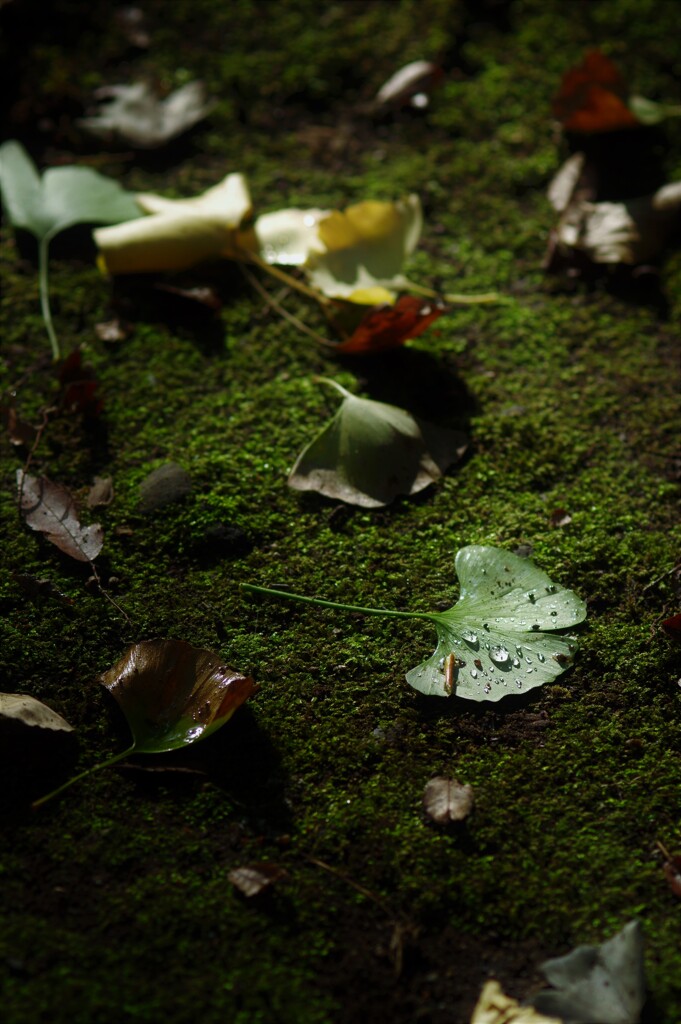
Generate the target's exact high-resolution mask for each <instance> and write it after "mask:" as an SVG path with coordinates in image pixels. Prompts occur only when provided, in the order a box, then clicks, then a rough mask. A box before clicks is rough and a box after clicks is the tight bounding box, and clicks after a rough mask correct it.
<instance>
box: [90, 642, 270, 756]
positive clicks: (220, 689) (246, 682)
mask: <svg viewBox="0 0 681 1024" xmlns="http://www.w3.org/2000/svg"><path fill="white" fill-rule="evenodd" d="M99 681H100V683H101V684H102V686H105V687H106V688H107V690H109V692H110V693H111V695H112V696H113V697H114V698H115V700H116V701H117V702H118V704H119V706H120V708H121V710H122V711H123V714H124V715H125V717H126V720H127V722H128V725H129V726H130V731H131V733H132V735H133V738H134V741H135V743H134V747H135V751H136V753H141V754H159V753H163V752H164V751H167V750H178V749H180V748H181V747H186V746H188V745H189V744H190V743H195V742H196V741H197V740H199V739H203V738H205V737H206V736H209V735H210V734H211V733H213V732H215V730H216V729H219V728H220V726H221V725H223V724H224V723H225V722H227V721H228V719H229V718H231V716H232V715H233V714H234V712H235V711H236V710H237V708H239V707H240V706H241V705H242V704H243V703H244V701H246V700H248V698H249V697H251V696H253V694H254V693H257V691H258V687H257V686H256V684H255V683H254V682H253V680H252V679H251V677H250V676H245V675H243V673H241V672H239V671H238V670H237V669H233V668H230V667H229V666H228V665H225V664H224V663H223V662H222V659H221V657H220V655H219V654H215V653H214V652H213V651H209V650H205V649H203V648H201V647H193V646H192V644H188V643H186V641H184V640H171V639H158V640H144V641H142V642H141V643H138V644H133V646H132V647H130V648H129V649H128V650H127V651H126V652H125V654H124V655H123V657H122V658H120V659H119V660H118V661H117V662H116V664H115V665H113V666H112V667H111V668H110V669H108V670H107V671H106V672H105V673H104V674H103V675H102V676H101V677H100V680H99Z"/></svg>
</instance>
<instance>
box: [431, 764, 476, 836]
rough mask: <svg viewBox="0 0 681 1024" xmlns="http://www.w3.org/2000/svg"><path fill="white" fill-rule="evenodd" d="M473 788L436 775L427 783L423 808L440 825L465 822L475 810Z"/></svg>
mask: <svg viewBox="0 0 681 1024" xmlns="http://www.w3.org/2000/svg"><path fill="white" fill-rule="evenodd" d="M473 802H474V798H473V787H472V786H466V785H462V783H460V782H457V780H456V779H449V778H447V777H445V776H443V775H436V776H435V778H433V779H431V780H430V782H428V783H427V785H426V788H425V790H424V793H423V808H424V810H425V812H426V814H427V815H428V817H429V818H432V820H433V821H436V822H437V823H438V825H446V824H447V823H448V822H450V821H463V820H464V819H465V818H467V817H468V815H469V814H470V813H471V811H472V810H473Z"/></svg>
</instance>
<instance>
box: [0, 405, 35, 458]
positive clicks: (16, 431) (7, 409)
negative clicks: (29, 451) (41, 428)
mask: <svg viewBox="0 0 681 1024" xmlns="http://www.w3.org/2000/svg"><path fill="white" fill-rule="evenodd" d="M0 419H2V425H3V427H4V428H5V430H6V431H7V433H8V434H9V440H10V443H11V444H16V445H23V446H24V447H25V448H30V447H31V445H32V444H33V442H34V441H35V439H36V435H37V433H38V432H37V430H36V429H35V427H33V426H31V424H30V423H26V422H25V421H24V420H22V419H20V418H19V414H18V413H17V411H16V409H15V408H14V405H12V404H8V405H0Z"/></svg>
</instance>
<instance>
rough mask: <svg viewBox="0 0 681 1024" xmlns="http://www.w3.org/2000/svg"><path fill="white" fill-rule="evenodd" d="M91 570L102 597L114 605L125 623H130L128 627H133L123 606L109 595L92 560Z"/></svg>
mask: <svg viewBox="0 0 681 1024" xmlns="http://www.w3.org/2000/svg"><path fill="white" fill-rule="evenodd" d="M90 570H91V572H92V575H93V577H94V580H95V583H96V584H97V589H98V590H99V592H100V594H101V595H102V597H105V598H106V600H107V601H108V602H109V604H111V605H113V607H114V608H116V610H117V611H119V612H120V613H121V615H122V616H123V618H124V619H125V621H126V622H127V623H128V625H129V626H132V619H131V618H130V616H129V615H128V613H127V612H126V610H125V608H123V607H121V605H120V604H119V603H118V601H116V600H115V598H113V597H112V596H111V594H110V593H109V591H108V590H107V589H106V587H105V586H104V584H103V583H102V578H101V576H100V575H99V573H98V572H97V568H96V566H95V563H94V562H93V561H92V560H90Z"/></svg>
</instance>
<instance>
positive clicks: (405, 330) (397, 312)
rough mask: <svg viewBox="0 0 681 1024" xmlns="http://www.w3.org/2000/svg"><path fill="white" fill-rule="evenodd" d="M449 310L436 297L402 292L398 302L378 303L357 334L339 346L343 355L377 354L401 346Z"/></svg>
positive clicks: (357, 329) (337, 350) (355, 332)
mask: <svg viewBox="0 0 681 1024" xmlns="http://www.w3.org/2000/svg"><path fill="white" fill-rule="evenodd" d="M446 312H447V307H446V306H445V305H444V304H443V303H441V302H436V301H434V300H425V299H418V298H416V297H415V296H414V295H402V296H400V298H399V299H398V300H397V302H396V303H395V304H394V306H391V305H389V304H387V303H386V304H384V305H381V306H374V307H373V308H372V309H371V310H370V311H369V312H368V313H367V315H366V316H365V317H364V319H363V320H362V321H361V323H360V324H359V326H358V327H357V328H356V330H355V331H354V333H353V334H352V335H351V336H350V337H349V338H348V339H347V340H346V341H342V342H341V343H340V344H339V345H338V346H336V349H335V351H336V352H340V353H342V354H343V355H373V354H374V353H376V352H386V351H387V350H388V349H391V348H399V346H401V345H404V343H405V341H407V339H409V338H417V337H418V336H419V334H423V332H424V331H425V330H426V328H427V327H429V326H430V324H432V323H433V321H434V320H437V319H438V317H440V316H442V314H443V313H446Z"/></svg>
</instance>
